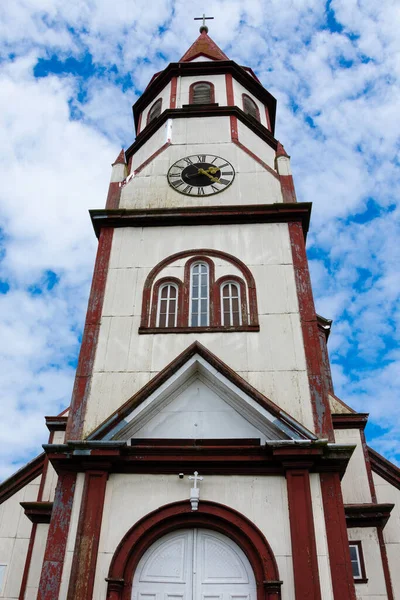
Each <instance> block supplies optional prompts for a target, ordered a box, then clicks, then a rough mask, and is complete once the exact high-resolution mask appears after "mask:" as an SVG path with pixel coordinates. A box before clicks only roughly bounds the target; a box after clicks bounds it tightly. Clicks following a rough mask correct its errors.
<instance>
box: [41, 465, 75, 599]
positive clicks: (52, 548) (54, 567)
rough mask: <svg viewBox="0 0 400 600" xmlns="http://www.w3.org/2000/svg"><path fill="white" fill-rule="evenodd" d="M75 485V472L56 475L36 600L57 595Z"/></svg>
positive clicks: (56, 596)
mask: <svg viewBox="0 0 400 600" xmlns="http://www.w3.org/2000/svg"><path fill="white" fill-rule="evenodd" d="M75 484H76V474H75V473H62V474H60V475H59V478H58V484H57V488H56V494H55V498H54V505H53V513H52V517H51V521H50V527H49V533H48V536H47V543H46V550H45V553H44V559H43V566H42V574H41V577H40V584H39V591H38V595H37V600H55V599H56V598H58V594H59V591H60V585H61V576H62V570H63V566H64V557H65V551H66V547H67V538H68V531H69V524H70V520H71V510H72V502H73V499H74V493H75Z"/></svg>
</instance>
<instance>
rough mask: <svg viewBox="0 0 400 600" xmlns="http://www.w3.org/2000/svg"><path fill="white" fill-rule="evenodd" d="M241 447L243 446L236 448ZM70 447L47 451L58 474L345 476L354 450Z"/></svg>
mask: <svg viewBox="0 0 400 600" xmlns="http://www.w3.org/2000/svg"><path fill="white" fill-rule="evenodd" d="M238 442H240V443H238ZM133 443H134V445H128V444H127V443H126V442H121V441H117V442H113V441H106V442H104V441H96V440H95V441H83V442H81V441H70V442H68V443H67V444H45V445H44V446H43V448H44V450H45V452H46V454H47V456H48V458H49V460H50V462H51V463H52V465H53V467H54V469H55V470H56V471H57V472H58V473H60V472H65V471H71V472H82V471H88V470H92V469H101V470H105V471H108V472H113V473H164V474H176V473H179V472H184V473H186V472H187V473H189V472H192V471H193V470H195V469H196V470H198V471H201V472H202V473H207V474H236V475H248V474H254V475H256V474H259V475H284V474H285V473H286V471H287V470H288V469H307V470H309V471H311V472H314V473H320V472H336V473H339V474H340V475H341V476H342V475H343V474H344V472H345V470H346V467H347V464H348V461H349V460H350V457H351V455H352V453H353V450H354V448H355V446H348V445H339V444H330V443H327V441H326V440H325V441H324V440H316V441H315V442H313V441H308V440H302V441H298V440H297V441H291V440H288V441H287V442H286V441H282V440H280V441H276V442H274V441H271V442H267V443H266V444H265V445H260V442H259V440H251V439H250V440H180V439H175V440H164V439H163V440H159V439H155V440H152V439H145V440H133Z"/></svg>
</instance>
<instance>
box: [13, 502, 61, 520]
mask: <svg viewBox="0 0 400 600" xmlns="http://www.w3.org/2000/svg"><path fill="white" fill-rule="evenodd" d="M20 504H21V506H22V508H23V509H24V511H25V515H26V516H27V517H28V519H29V520H30V521H32V523H50V519H51V513H52V510H53V502H43V501H41V502H20Z"/></svg>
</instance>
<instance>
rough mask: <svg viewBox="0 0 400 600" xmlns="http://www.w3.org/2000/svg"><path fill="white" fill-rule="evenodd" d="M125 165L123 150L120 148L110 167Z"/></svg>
mask: <svg viewBox="0 0 400 600" xmlns="http://www.w3.org/2000/svg"><path fill="white" fill-rule="evenodd" d="M125 163H126V161H125V152H124V149H123V148H122V150H121V152H120V153H119V154H118V156H117V158H116V159H115V161H114V162H113V164H112V166H114V165H124V164H125Z"/></svg>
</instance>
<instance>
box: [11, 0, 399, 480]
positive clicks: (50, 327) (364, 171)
mask: <svg viewBox="0 0 400 600" xmlns="http://www.w3.org/2000/svg"><path fill="white" fill-rule="evenodd" d="M203 7H204V4H202V3H201V2H197V1H193V2H191V3H190V5H188V3H187V2H183V1H172V0H169V1H168V0H154V1H153V2H152V6H151V10H149V9H148V3H146V2H144V0H119V2H118V5H117V6H116V7H115V5H114V3H111V2H109V1H108V0H91V1H89V0H85V1H83V0H81V1H80V0H76V1H75V2H69V3H66V2H64V1H62V0H30V2H29V3H27V2H25V1H23V0H14V2H13V3H2V5H1V6H0V90H1V92H2V93H1V94H0V103H1V106H0V108H1V110H0V120H1V126H0V169H1V180H2V186H1V189H0V339H1V340H2V344H1V347H0V360H1V365H2V369H1V374H0V377H1V387H0V390H1V391H0V394H1V401H0V415H1V423H2V426H1V437H2V441H3V443H2V444H1V449H0V452H1V454H2V456H1V458H2V460H1V461H0V462H1V464H2V466H1V468H0V477H6V476H8V475H9V474H11V473H12V472H13V471H14V470H16V469H17V468H18V467H19V466H21V465H22V464H23V463H24V461H26V460H28V459H29V458H30V457H31V456H33V455H35V454H36V453H38V452H39V451H40V446H41V444H42V443H43V442H45V441H46V440H47V432H46V430H45V427H44V424H43V415H44V414H56V413H57V412H59V411H60V410H62V409H63V408H64V407H65V406H66V405H67V404H68V403H69V400H70V395H71V388H72V383H73V375H74V368H75V366H76V360H77V353H78V350H79V344H80V340H81V332H82V325H83V321H84V316H85V309H86V302H87V295H88V290H89V284H90V278H91V272H92V268H93V261H94V256H95V250H96V240H95V237H94V235H93V232H92V230H91V226H90V222H89V218H88V214H87V210H88V208H98V207H102V206H104V203H105V197H106V193H107V187H108V179H109V175H110V164H111V162H113V160H114V159H115V157H116V156H117V154H118V152H119V150H120V148H121V146H124V147H127V146H129V145H130V144H131V143H132V141H133V139H134V130H133V123H132V116H131V106H132V104H133V103H134V101H135V100H136V98H137V97H138V96H139V95H140V92H141V91H142V90H143V89H144V87H145V86H146V85H147V83H148V81H149V79H150V78H151V76H152V75H153V73H154V72H156V71H159V70H161V69H162V68H164V67H165V66H166V65H167V64H168V62H170V61H176V60H178V59H179V57H180V56H181V55H182V54H183V53H184V52H185V51H186V49H187V48H188V47H189V45H190V44H191V43H192V42H193V41H194V39H195V38H196V37H197V35H198V22H194V21H193V20H192V19H193V17H195V16H199V15H201V14H202V13H203ZM212 14H213V16H214V17H215V19H214V21H212V22H211V26H210V34H211V36H212V37H213V38H214V39H215V41H216V42H217V43H218V44H219V45H220V46H221V48H222V49H223V50H224V51H225V52H226V53H227V54H228V56H229V57H230V58H232V59H233V60H236V61H237V62H238V63H240V64H245V65H248V66H250V67H252V68H253V69H254V70H255V72H256V73H257V75H258V76H259V78H260V79H261V81H262V83H263V84H264V85H265V87H266V88H267V89H268V90H269V91H270V92H271V93H272V94H273V95H274V96H275V97H276V98H277V100H278V113H277V129H276V137H277V138H278V139H279V140H280V141H281V142H282V143H283V144H284V146H285V148H286V150H287V151H288V153H289V154H290V155H291V157H292V167H293V171H294V176H295V184H296V190H297V195H298V199H299V200H302V201H312V202H313V214H312V222H311V231H310V234H309V240H308V253H309V258H310V266H311V272H312V279H313V285H314V292H315V298H316V306H317V310H318V312H319V313H320V314H322V315H323V316H325V317H327V318H332V319H334V327H333V331H332V335H331V338H330V343H329V348H330V353H331V359H332V364H333V374H334V382H335V391H336V393H337V395H339V396H340V397H341V398H343V400H344V401H345V402H346V403H348V404H350V405H351V406H353V407H354V408H355V409H357V410H359V411H362V412H369V413H370V415H371V417H370V424H369V425H368V430H367V436H368V439H369V442H370V444H371V445H372V446H373V447H375V448H376V449H377V450H378V451H379V452H381V453H383V454H384V455H385V456H387V457H388V458H389V459H391V460H394V461H396V462H397V463H398V464H400V442H399V437H400V435H399V434H400V425H399V423H400V403H399V401H398V398H399V388H400V368H399V366H400V365H399V363H400V353H399V345H398V337H399V321H400V295H399V287H400V286H399V277H398V275H399V264H400V261H399V259H400V249H399V244H398V237H399V207H398V198H399V187H400V185H399V183H400V178H399V145H400V143H399V140H400V136H399V133H400V125H399V121H400V120H399V118H398V112H399V97H400V95H399V74H400V61H399V56H400V41H399V36H398V30H399V25H400V6H399V4H398V3H396V2H395V1H394V0H387V1H386V2H385V3H382V4H378V3H376V2H375V1H374V2H373V1H372V0H329V1H328V2H326V3H324V2H323V1H322V2H321V0H292V2H290V3H283V2H281V1H280V0H268V2H267V1H261V0H242V1H240V2H239V1H238V0H237V1H236V0H217V1H216V2H214V3H213V5H212Z"/></svg>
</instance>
